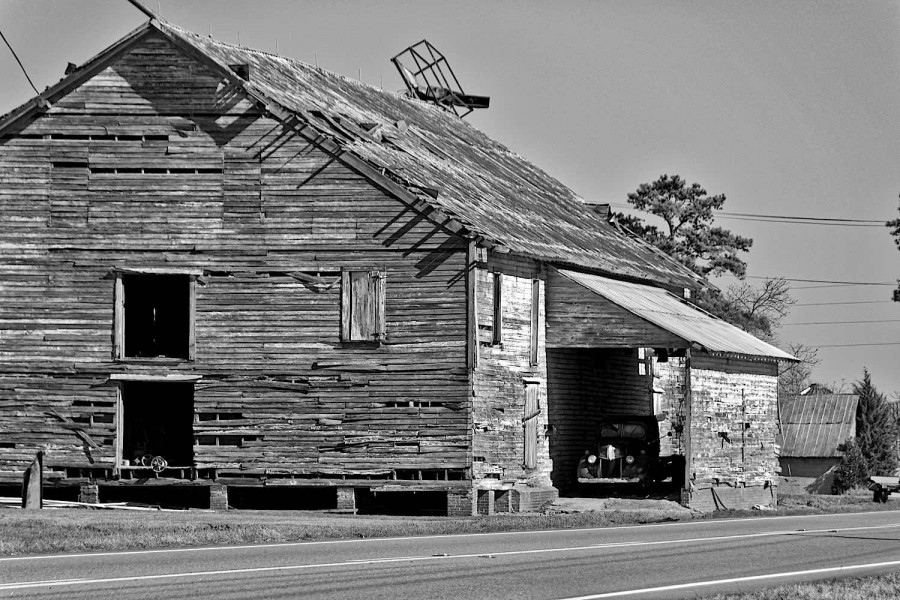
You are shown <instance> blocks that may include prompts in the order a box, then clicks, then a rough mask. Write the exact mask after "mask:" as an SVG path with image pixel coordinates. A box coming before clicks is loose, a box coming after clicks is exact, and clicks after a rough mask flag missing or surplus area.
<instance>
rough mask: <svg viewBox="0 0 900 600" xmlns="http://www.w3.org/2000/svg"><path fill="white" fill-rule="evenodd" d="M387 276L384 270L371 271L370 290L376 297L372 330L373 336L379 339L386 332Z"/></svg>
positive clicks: (381, 338) (382, 337)
mask: <svg viewBox="0 0 900 600" xmlns="http://www.w3.org/2000/svg"><path fill="white" fill-rule="evenodd" d="M385 276H386V273H385V272H384V271H373V272H372V273H369V281H370V290H369V291H370V293H371V295H372V297H373V298H374V299H375V327H374V329H373V331H372V338H374V339H375V340H378V341H381V340H383V339H384V334H385V317H384V309H385V300H384V299H385Z"/></svg>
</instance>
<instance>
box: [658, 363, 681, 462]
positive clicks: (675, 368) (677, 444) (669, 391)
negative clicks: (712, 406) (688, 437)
mask: <svg viewBox="0 0 900 600" xmlns="http://www.w3.org/2000/svg"><path fill="white" fill-rule="evenodd" d="M684 364H685V361H684V358H682V357H676V356H670V357H668V360H667V361H666V362H663V363H661V362H659V361H658V360H657V359H656V358H655V357H654V359H653V373H654V375H655V379H654V382H653V384H654V388H655V389H657V390H662V392H661V393H659V401H658V406H657V408H658V413H657V414H663V415H665V418H664V419H663V420H662V421H660V422H659V434H660V436H662V437H660V440H659V453H660V454H661V455H663V456H669V455H672V454H679V455H684V448H685V446H684V436H685V432H686V430H685V422H686V416H687V415H686V406H685V398H686V393H687V390H686V387H685V369H684ZM669 432H671V433H672V435H671V436H668V435H667V434H668V433H669Z"/></svg>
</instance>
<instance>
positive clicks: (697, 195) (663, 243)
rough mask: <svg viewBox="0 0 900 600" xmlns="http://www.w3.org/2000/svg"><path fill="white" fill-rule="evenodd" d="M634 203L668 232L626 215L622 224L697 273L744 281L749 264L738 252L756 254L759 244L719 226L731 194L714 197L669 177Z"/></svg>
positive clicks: (620, 217) (640, 192) (633, 196)
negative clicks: (718, 216)
mask: <svg viewBox="0 0 900 600" xmlns="http://www.w3.org/2000/svg"><path fill="white" fill-rule="evenodd" d="M628 203H629V204H631V205H632V206H633V207H634V208H636V209H637V210H640V211H642V212H646V213H649V214H652V215H656V216H657V217H659V218H661V219H662V220H663V222H664V223H665V227H664V228H662V229H661V228H659V227H657V226H655V225H651V224H647V223H645V222H644V220H643V219H642V218H641V217H637V216H633V215H624V214H622V213H618V214H616V215H615V216H616V220H617V221H618V222H619V223H620V224H621V225H623V226H624V227H626V228H628V229H630V230H631V231H632V232H634V233H635V234H637V235H638V236H640V237H642V238H644V239H645V240H647V241H648V242H650V243H652V244H653V245H654V246H656V247H658V248H660V249H661V250H662V251H663V252H665V253H666V254H668V255H669V256H671V257H673V258H675V259H676V260H678V261H679V262H681V263H682V264H684V265H685V266H687V267H688V268H689V269H691V270H693V271H694V272H695V273H698V274H700V275H702V276H704V277H705V276H707V275H722V274H725V273H731V274H733V275H735V276H736V277H738V278H743V277H744V274H745V273H746V271H747V264H746V263H745V262H744V261H743V260H741V258H740V257H739V256H738V253H740V252H747V251H748V250H750V247H751V246H752V245H753V240H752V239H750V238H747V237H742V236H740V235H736V234H734V233H731V232H730V231H729V230H727V229H723V228H722V227H716V226H714V225H713V219H714V218H715V215H714V214H713V211H715V210H721V208H722V206H723V205H724V204H725V194H718V195H715V196H710V195H709V194H707V192H706V190H705V189H703V187H702V186H701V185H700V184H699V183H694V184H691V185H688V184H687V182H685V180H684V179H682V178H681V177H679V176H678V175H672V176H670V175H666V174H663V175H661V176H660V178H659V179H657V180H656V181H654V182H653V183H642V184H641V185H640V186H639V187H638V189H637V190H636V191H635V192H632V193H630V194H628Z"/></svg>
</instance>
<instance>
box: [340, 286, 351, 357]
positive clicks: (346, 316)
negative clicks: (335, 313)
mask: <svg viewBox="0 0 900 600" xmlns="http://www.w3.org/2000/svg"><path fill="white" fill-rule="evenodd" d="M350 312H351V311H350V271H341V340H343V341H345V342H347V341H350V321H351V318H350Z"/></svg>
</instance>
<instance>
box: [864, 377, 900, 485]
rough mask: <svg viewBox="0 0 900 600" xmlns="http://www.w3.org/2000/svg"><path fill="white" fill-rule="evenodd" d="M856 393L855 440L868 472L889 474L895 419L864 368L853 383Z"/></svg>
mask: <svg viewBox="0 0 900 600" xmlns="http://www.w3.org/2000/svg"><path fill="white" fill-rule="evenodd" d="M853 393H854V394H856V395H857V396H859V406H858V407H857V409H856V442H857V444H858V445H859V449H860V451H861V452H862V455H863V457H864V458H865V460H866V466H867V468H868V472H869V474H870V475H893V473H894V471H895V470H896V468H897V436H898V433H900V430H898V426H897V420H896V419H895V418H894V415H893V412H892V411H891V409H890V406H888V403H887V400H886V399H885V397H884V394H880V393H879V392H878V390H876V389H875V386H874V385H872V377H871V375H870V374H869V371H868V369H863V378H862V381H858V382H857V383H856V384H855V385H854V386H853Z"/></svg>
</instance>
